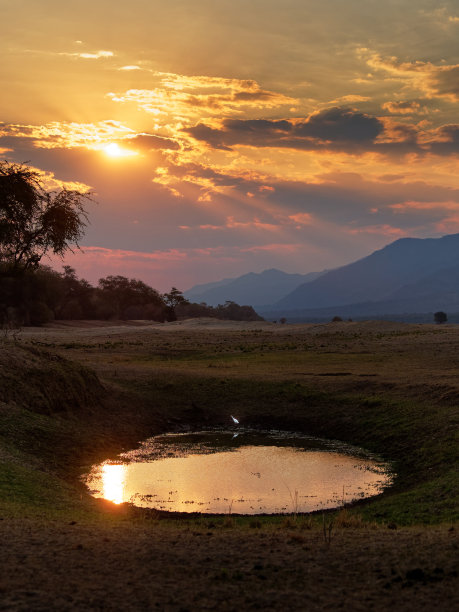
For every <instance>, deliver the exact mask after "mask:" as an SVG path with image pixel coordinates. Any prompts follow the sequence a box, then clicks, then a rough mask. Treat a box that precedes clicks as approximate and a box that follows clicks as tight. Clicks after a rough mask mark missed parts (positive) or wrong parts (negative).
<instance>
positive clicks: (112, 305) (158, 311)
mask: <svg viewBox="0 0 459 612" xmlns="http://www.w3.org/2000/svg"><path fill="white" fill-rule="evenodd" d="M99 296H100V298H101V299H102V302H103V303H102V304H101V309H103V310H105V315H104V316H105V318H121V319H131V318H139V319H146V318H148V319H152V320H157V321H164V320H165V319H166V318H167V317H166V314H167V313H166V305H165V303H164V301H163V298H162V297H161V295H160V294H159V293H158V292H157V291H156V289H153V288H152V287H149V286H148V285H146V284H145V283H144V282H142V281H141V280H137V279H135V278H126V277H125V276H107V277H106V278H101V279H100V280H99Z"/></svg>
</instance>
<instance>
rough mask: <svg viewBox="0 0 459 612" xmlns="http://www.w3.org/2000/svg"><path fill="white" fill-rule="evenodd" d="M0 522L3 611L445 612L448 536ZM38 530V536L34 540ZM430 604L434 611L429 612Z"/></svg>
mask: <svg viewBox="0 0 459 612" xmlns="http://www.w3.org/2000/svg"><path fill="white" fill-rule="evenodd" d="M71 523H72V522H69V523H68V524H58V523H57V524H56V523H54V524H52V525H50V524H48V523H44V524H42V525H39V526H38V525H37V523H36V522H35V521H23V520H8V521H2V524H1V526H0V530H1V534H2V540H1V544H2V551H1V559H2V575H1V580H0V601H1V604H0V609H2V610H23V611H26V610H43V611H46V610H114V611H115V610H116V611H122V610H152V609H159V610H177V611H185V610H190V611H192V610H253V609H258V610H333V609H337V608H338V609H343V610H362V611H366V610H392V611H399V610H410V611H411V610H412V611H413V612H414V611H420V610H425V611H431V610H435V609H438V610H445V611H446V610H451V611H452V610H454V609H457V605H458V604H459V599H458V590H457V583H458V581H457V556H458V555H457V553H458V538H457V532H456V531H455V530H450V529H447V528H432V529H431V530H429V531H427V532H426V531H425V530H422V529H415V528H410V529H399V530H388V529H385V530H384V529H382V528H379V529H376V530H368V529H340V530H338V531H337V532H336V533H334V532H333V531H332V533H331V540H330V543H327V542H326V541H325V539H324V536H323V533H322V532H321V531H320V530H317V529H313V530H304V529H301V528H295V524H294V523H292V525H293V527H281V528H278V529H277V530H275V529H274V530H267V529H265V528H261V529H257V528H254V529H251V530H246V531H245V532H244V533H241V532H238V531H234V530H233V528H232V527H231V526H229V527H218V528H215V527H214V526H213V524H212V522H210V521H208V522H207V524H206V525H202V526H200V525H199V524H198V525H196V526H191V527H189V528H187V529H185V530H184V529H183V528H182V529H180V530H176V529H173V528H170V527H169V528H163V527H161V525H158V524H156V523H155V522H153V523H151V522H146V523H145V524H140V525H139V524H133V523H129V522H127V523H126V524H122V523H121V524H116V525H111V526H110V525H105V526H104V525H98V526H96V527H95V526H94V525H91V526H85V525H79V524H78V523H77V524H73V525H72V524H71ZM37 527H39V528H37ZM439 604H440V607H439Z"/></svg>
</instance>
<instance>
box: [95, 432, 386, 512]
mask: <svg viewBox="0 0 459 612" xmlns="http://www.w3.org/2000/svg"><path fill="white" fill-rule="evenodd" d="M85 480H86V484H87V486H88V487H89V488H90V490H91V493H92V494H93V495H94V496H96V497H103V498H105V499H108V500H111V501H113V502H115V503H122V502H131V503H133V504H135V505H136V506H142V507H148V508H156V509H158V510H167V511H172V512H203V513H224V514H227V513H238V514H263V513H267V514H274V513H292V512H311V511H313V510H320V509H325V508H335V507H339V506H341V505H343V504H344V503H349V502H350V501H353V500H356V499H360V498H363V497H369V496H372V495H376V494H378V493H380V492H381V491H382V490H383V489H384V488H385V487H386V486H388V485H389V484H390V482H391V477H390V475H389V473H388V466H387V465H386V464H383V463H381V462H378V461H376V460H374V459H372V458H370V457H369V456H368V454H367V453H365V452H364V451H362V449H356V448H354V447H349V446H346V445H344V444H341V443H337V442H330V441H326V440H318V439H315V438H310V437H307V436H301V435H293V434H286V433H282V432H270V433H264V434H260V433H259V432H253V431H243V432H241V433H234V432H199V433H194V434H166V435H162V436H155V437H154V438H150V439H149V440H146V441H145V442H144V443H143V444H142V445H141V446H140V448H138V449H136V450H133V451H130V452H128V453H124V454H123V455H121V456H120V460H119V461H117V462H110V461H106V462H104V463H103V464H101V465H98V466H94V468H93V469H92V470H91V472H90V474H89V475H88V476H87V477H86V479H85Z"/></svg>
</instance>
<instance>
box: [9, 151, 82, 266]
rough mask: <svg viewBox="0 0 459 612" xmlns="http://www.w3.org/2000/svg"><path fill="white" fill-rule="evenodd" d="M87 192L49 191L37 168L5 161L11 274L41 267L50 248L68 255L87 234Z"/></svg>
mask: <svg viewBox="0 0 459 612" xmlns="http://www.w3.org/2000/svg"><path fill="white" fill-rule="evenodd" d="M88 199H90V197H89V195H88V194H85V193H82V192H80V191H77V190H69V189H63V190H61V191H59V192H47V191H46V190H45V188H44V186H43V184H42V181H41V177H40V175H39V173H38V172H36V171H35V170H31V169H30V168H28V167H27V166H25V165H24V164H11V163H8V162H0V264H2V266H1V267H2V268H3V271H4V272H6V273H8V274H13V275H15V274H21V273H24V272H25V271H27V270H35V269H36V268H38V266H39V263H40V261H41V259H42V257H43V256H44V255H45V254H46V253H47V252H48V251H50V252H52V253H54V254H55V255H59V256H61V257H62V256H63V255H64V253H65V252H66V251H68V250H70V251H71V250H72V249H71V246H70V245H72V244H74V245H76V246H77V247H78V242H79V240H81V238H82V237H83V235H84V228H85V227H86V222H87V220H88V218H87V215H86V210H85V208H84V203H85V201H86V200H88Z"/></svg>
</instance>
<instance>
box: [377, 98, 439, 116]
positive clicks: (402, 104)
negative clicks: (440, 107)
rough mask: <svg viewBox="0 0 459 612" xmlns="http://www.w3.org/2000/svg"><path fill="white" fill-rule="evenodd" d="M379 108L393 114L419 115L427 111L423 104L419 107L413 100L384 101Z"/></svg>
mask: <svg viewBox="0 0 459 612" xmlns="http://www.w3.org/2000/svg"><path fill="white" fill-rule="evenodd" d="M381 108H382V109H383V110H386V111H388V112H389V113H392V114H393V115H421V114H426V113H427V112H428V110H427V109H426V107H425V106H424V107H421V105H420V104H419V102H415V101H397V102H384V104H382V106H381Z"/></svg>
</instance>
